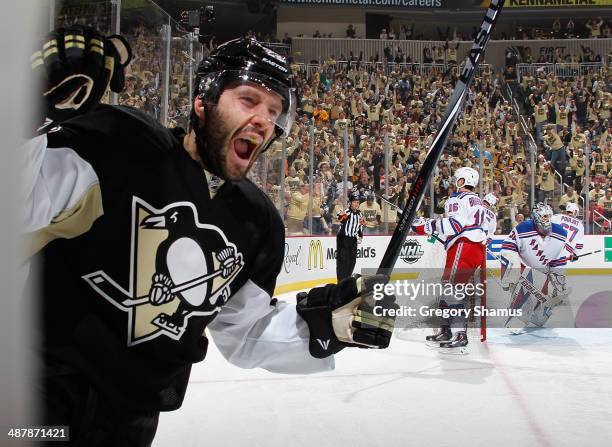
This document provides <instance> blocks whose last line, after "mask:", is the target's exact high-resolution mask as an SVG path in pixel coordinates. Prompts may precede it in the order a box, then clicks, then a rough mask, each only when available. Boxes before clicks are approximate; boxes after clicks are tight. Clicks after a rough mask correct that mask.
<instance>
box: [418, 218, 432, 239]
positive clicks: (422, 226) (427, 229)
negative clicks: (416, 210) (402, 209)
mask: <svg viewBox="0 0 612 447" xmlns="http://www.w3.org/2000/svg"><path fill="white" fill-rule="evenodd" d="M412 229H413V230H414V232H415V233H416V234H418V235H420V236H423V235H426V234H433V233H434V232H435V231H436V221H435V220H434V219H430V218H429V217H419V218H417V219H415V220H414V222H413V224H412Z"/></svg>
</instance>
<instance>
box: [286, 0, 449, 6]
mask: <svg viewBox="0 0 612 447" xmlns="http://www.w3.org/2000/svg"><path fill="white" fill-rule="evenodd" d="M279 1H280V3H284V4H290V5H317V6H319V5H329V6H373V7H377V8H379V7H383V8H445V7H446V0H279Z"/></svg>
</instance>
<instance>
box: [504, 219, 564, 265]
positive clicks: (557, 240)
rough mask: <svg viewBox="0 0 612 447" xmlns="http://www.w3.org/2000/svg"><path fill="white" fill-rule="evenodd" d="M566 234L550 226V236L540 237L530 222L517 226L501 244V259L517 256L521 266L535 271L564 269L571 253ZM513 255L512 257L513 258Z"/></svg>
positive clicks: (555, 225)
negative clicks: (523, 265)
mask: <svg viewBox="0 0 612 447" xmlns="http://www.w3.org/2000/svg"><path fill="white" fill-rule="evenodd" d="M566 240H567V232H566V231H565V230H564V229H563V227H561V225H558V224H555V223H553V224H552V228H551V231H550V234H549V235H547V236H544V237H543V236H541V235H540V234H539V233H538V231H537V230H536V227H535V223H534V222H533V221H532V220H526V221H524V222H521V223H520V224H518V225H517V226H516V227H515V228H514V229H513V230H512V231H511V232H510V234H509V235H508V237H507V238H506V240H504V242H503V244H502V250H501V256H502V258H506V259H512V258H515V257H516V255H515V253H516V254H518V255H519V257H520V261H521V263H522V264H525V265H526V266H528V267H532V268H536V269H546V268H556V267H564V266H565V265H566V264H567V261H568V259H569V257H570V255H571V253H572V248H571V247H570V246H569V245H568V244H567V242H566ZM513 254H514V256H513Z"/></svg>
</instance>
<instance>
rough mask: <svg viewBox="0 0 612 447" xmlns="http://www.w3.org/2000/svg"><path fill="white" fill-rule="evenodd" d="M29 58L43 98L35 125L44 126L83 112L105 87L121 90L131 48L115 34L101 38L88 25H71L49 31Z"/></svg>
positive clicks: (96, 99) (98, 99)
mask: <svg viewBox="0 0 612 447" xmlns="http://www.w3.org/2000/svg"><path fill="white" fill-rule="evenodd" d="M30 59H31V63H32V70H33V71H34V74H35V76H36V80H37V81H38V82H39V83H40V89H41V95H42V99H43V104H42V110H41V114H42V115H43V116H41V117H40V118H39V119H40V121H38V122H36V123H35V125H36V126H41V125H42V126H43V128H48V127H49V126H50V125H51V124H58V123H60V122H62V121H64V120H66V119H68V118H70V117H72V116H75V115H77V114H82V113H85V112H87V110H89V109H91V108H92V107H94V106H95V105H96V104H98V103H99V102H100V100H101V99H102V97H103V96H104V94H105V93H106V91H107V89H108V87H109V86H110V88H111V90H112V91H113V92H117V93H118V92H120V91H121V90H123V86H124V82H125V78H124V70H125V67H126V66H127V65H128V64H129V63H130V60H131V59H132V50H131V48H130V45H129V44H128V42H127V41H126V40H125V39H124V38H123V37H121V36H119V35H112V36H109V37H104V36H103V35H102V34H100V33H98V32H97V31H96V30H94V29H92V28H88V27H83V26H72V27H70V28H59V29H56V30H54V31H52V32H51V33H49V34H48V35H47V38H46V40H45V41H44V43H43V45H42V47H41V49H40V50H38V51H35V52H34V53H33V54H32V57H31V58H30ZM43 123H44V124H43ZM43 128H41V129H39V131H41V130H42V129H43Z"/></svg>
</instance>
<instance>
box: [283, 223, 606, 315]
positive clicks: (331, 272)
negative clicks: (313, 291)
mask: <svg viewBox="0 0 612 447" xmlns="http://www.w3.org/2000/svg"><path fill="white" fill-rule="evenodd" d="M504 239H505V236H503V235H500V236H496V237H495V238H494V239H493V240H492V241H491V242H490V244H489V245H488V247H487V248H488V249H487V274H486V305H480V304H478V303H479V297H480V294H482V293H483V290H484V289H485V284H484V283H485V279H480V280H478V279H476V278H475V280H474V285H473V287H472V289H470V290H467V289H466V288H465V287H464V285H461V290H459V289H457V288H456V287H451V285H450V284H446V283H444V282H443V281H441V278H442V275H443V272H444V261H445V250H444V247H443V245H442V244H441V243H440V242H438V241H435V240H432V239H431V238H428V237H426V236H409V237H408V238H407V239H406V241H405V242H404V244H403V246H402V250H401V253H400V256H399V258H398V260H397V262H396V264H395V268H394V270H393V273H392V279H391V283H390V284H389V286H388V287H389V291H390V292H391V293H393V294H394V295H395V296H396V297H397V302H398V304H399V306H400V310H399V311H398V314H397V315H394V316H395V317H397V327H432V326H435V325H436V324H437V318H438V317H440V316H441V315H437V314H436V308H437V307H438V304H437V303H438V302H439V300H440V299H441V298H442V299H447V300H451V299H452V298H453V297H455V296H459V297H461V296H472V298H471V300H472V302H473V303H476V304H475V305H473V306H472V308H471V310H470V312H472V314H471V315H468V317H471V318H478V317H482V316H484V317H486V319H487V326H488V327H515V326H517V327H522V326H525V323H526V321H525V318H524V316H523V315H522V314H526V315H527V316H528V317H529V318H531V319H532V321H531V323H532V325H536V326H544V325H545V326H546V327H612V284H611V282H610V281H609V278H608V276H610V275H612V236H585V239H584V248H583V250H582V252H581V253H582V254H586V253H592V254H590V255H586V256H584V257H582V258H580V259H578V260H577V261H575V262H569V263H568V265H567V268H566V269H565V270H564V271H565V275H556V276H552V275H551V274H548V275H547V274H542V273H541V272H538V271H537V270H533V271H528V270H525V271H522V270H521V269H514V270H516V271H515V272H514V273H516V275H515V278H514V279H512V282H511V284H512V288H511V289H508V286H507V284H503V281H502V280H501V278H500V271H501V267H500V262H499V260H498V258H497V256H498V255H499V253H500V251H501V245H502V242H503V240H504ZM388 241H389V236H366V237H364V238H363V241H362V243H361V244H359V245H358V249H357V260H356V266H355V269H354V272H355V273H363V272H364V270H365V271H368V270H369V271H372V270H375V269H376V268H377V267H378V264H379V262H380V259H381V258H382V256H383V254H384V251H385V249H386V247H387V243H388ZM480 281H482V284H481V283H480ZM331 282H336V238H335V237H329V236H313V237H289V238H287V239H286V242H285V256H284V262H283V266H282V269H281V273H280V275H279V277H278V281H277V286H276V290H275V294H276V295H278V294H283V293H288V292H292V291H296V290H304V289H309V288H312V287H316V286H319V285H323V284H326V283H331ZM557 289H558V290H559V292H558V293H557V292H556V290H557ZM551 297H552V298H551ZM551 307H552V309H549V308H551Z"/></svg>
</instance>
